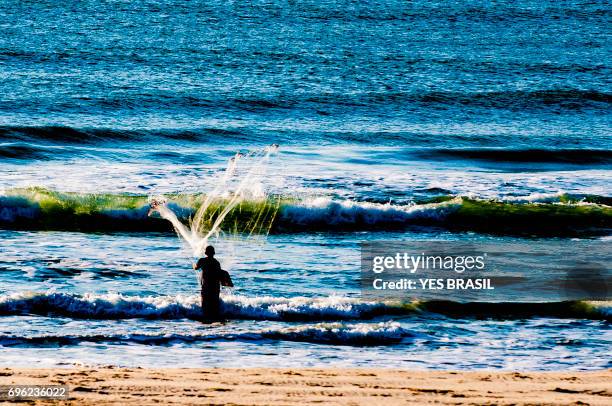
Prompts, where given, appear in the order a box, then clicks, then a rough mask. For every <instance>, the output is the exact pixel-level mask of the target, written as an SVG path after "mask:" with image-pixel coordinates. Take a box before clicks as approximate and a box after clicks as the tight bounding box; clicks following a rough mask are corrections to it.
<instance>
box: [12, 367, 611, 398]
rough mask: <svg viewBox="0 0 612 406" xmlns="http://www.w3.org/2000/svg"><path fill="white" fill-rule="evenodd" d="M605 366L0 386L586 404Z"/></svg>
mask: <svg viewBox="0 0 612 406" xmlns="http://www.w3.org/2000/svg"><path fill="white" fill-rule="evenodd" d="M610 382H612V370H604V371H594V372H554V373H544V372H520V373H519V372H494V371H485V372H459V371H457V372H453V371H399V370H385V369H332V368H330V369H267V368H265V369H264V368H248V369H230V368H219V369H217V368H211V369H141V368H115V367H100V368H69V369H68V368H67V369H22V368H17V369H13V368H4V369H0V384H1V385H6V384H39V385H43V384H45V385H49V384H66V385H69V388H70V389H69V390H70V392H69V399H68V400H67V401H38V402H36V404H44V403H53V404H79V405H94V404H95V405H103V404H104V405H106V404H123V405H127V404H139V405H149V404H238V405H288V404H311V403H312V404H326V405H351V404H367V405H376V404H381V405H382V404H385V405H389V404H425V403H441V404H499V405H507V404H516V405H518V404H520V405H523V404H565V405H567V404H581V405H585V404H589V405H609V404H610V403H611V402H612V387H611V385H610Z"/></svg>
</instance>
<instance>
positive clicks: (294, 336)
mask: <svg viewBox="0 0 612 406" xmlns="http://www.w3.org/2000/svg"><path fill="white" fill-rule="evenodd" d="M410 336H412V334H411V333H410V332H409V331H408V330H406V329H404V328H402V327H400V324H399V323H397V322H392V321H387V322H379V323H355V324H345V323H318V324H314V325H305V326H297V327H289V328H277V329H262V330H256V331H252V332H243V333H222V332H219V333H203V334H180V333H165V334H164V333H161V334H159V333H124V334H81V335H78V334H69V335H38V336H36V335H31V336H16V335H0V347H15V346H27V347H48V346H52V347H56V346H69V345H79V344H81V343H85V342H91V343H106V344H143V345H173V344H179V343H190V344H192V343H199V342H211V341H262V340H275V341H298V342H308V343H317V344H334V345H351V346H371V345H389V344H395V343H398V342H400V341H402V340H403V339H404V338H406V337H410Z"/></svg>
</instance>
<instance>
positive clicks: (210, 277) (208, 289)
mask: <svg viewBox="0 0 612 406" xmlns="http://www.w3.org/2000/svg"><path fill="white" fill-rule="evenodd" d="M204 254H206V257H205V258H200V259H198V262H196V263H194V264H193V269H195V270H198V269H201V270H202V278H201V281H202V313H203V316H204V320H208V321H211V320H219V319H220V318H221V312H220V307H221V306H220V305H221V303H220V300H219V292H220V290H221V285H223V286H229V287H233V286H234V284H233V283H232V280H231V278H230V276H229V274H228V273H227V272H226V271H224V270H222V269H221V264H219V261H217V260H216V259H215V258H214V257H215V248H214V247H213V246H212V245H209V246H208V247H206V250H205V251H204Z"/></svg>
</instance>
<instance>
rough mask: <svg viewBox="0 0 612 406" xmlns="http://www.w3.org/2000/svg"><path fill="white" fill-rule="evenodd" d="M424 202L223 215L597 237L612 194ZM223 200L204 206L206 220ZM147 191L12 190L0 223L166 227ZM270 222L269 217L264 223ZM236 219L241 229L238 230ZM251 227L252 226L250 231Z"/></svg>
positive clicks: (301, 205)
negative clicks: (153, 210)
mask: <svg viewBox="0 0 612 406" xmlns="http://www.w3.org/2000/svg"><path fill="white" fill-rule="evenodd" d="M201 199H202V196H201V195H188V194H183V195H181V194H177V195H169V196H167V200H168V202H170V203H168V205H169V207H170V208H171V209H172V210H173V211H174V212H175V213H176V214H177V216H178V217H179V218H180V219H181V220H183V221H188V220H189V218H190V217H191V216H192V215H193V213H194V212H195V210H196V208H197V207H199V202H200V201H201ZM430 201H431V202H430V203H427V202H422V203H421V204H391V203H387V204H383V203H371V202H360V201H351V200H337V199H332V198H313V199H306V200H297V199H290V198H282V197H275V198H272V199H268V200H253V201H244V202H242V203H241V204H240V205H239V206H237V207H236V209H234V210H232V211H231V212H230V214H229V215H228V216H227V217H226V219H225V221H224V223H223V224H222V227H223V225H224V224H225V225H227V224H229V225H231V228H230V229H228V230H227V231H233V232H236V233H239V232H240V230H241V229H242V228H244V229H248V230H249V231H253V230H254V229H253V224H252V220H253V218H258V219H261V216H262V215H265V216H269V217H270V223H271V228H270V229H268V228H267V227H266V228H265V230H264V229H262V230H261V231H263V232H267V231H269V230H271V231H272V232H303V231H313V230H315V231H336V230H379V229H381V228H384V229H406V228H407V227H413V226H418V227H423V226H428V227H440V228H445V229H449V230H457V231H478V232H487V233H493V234H510V235H514V234H518V235H520V234H542V235H560V236H573V235H601V234H604V235H605V234H608V233H609V232H610V230H611V229H612V207H611V206H610V203H611V201H612V200H611V199H610V198H609V197H605V196H591V195H568V194H562V193H561V194H557V195H553V196H551V195H547V196H542V198H541V199H540V201H538V198H537V196H531V197H529V196H527V197H525V198H522V197H514V198H509V199H507V200H480V199H475V198H467V197H456V196H436V197H432V198H431V199H430ZM224 204H225V200H223V199H222V198H219V199H217V200H216V201H215V202H214V204H211V206H210V213H208V214H209V215H210V216H208V217H211V218H215V213H216V212H219V211H220V210H221V209H222V208H223V207H224ZM148 214H149V202H148V196H145V195H131V194H78V193H61V192H55V191H50V190H46V189H42V188H28V189H14V190H8V191H5V192H4V194H2V195H0V228H5V229H21V230H77V231H83V232H87V231H95V232H101V231H157V232H171V231H172V228H171V225H170V223H168V222H167V221H166V220H163V219H161V218H159V217H154V216H149V215H148ZM264 223H266V224H268V223H267V222H264ZM241 225H242V228H241ZM255 231H257V230H255Z"/></svg>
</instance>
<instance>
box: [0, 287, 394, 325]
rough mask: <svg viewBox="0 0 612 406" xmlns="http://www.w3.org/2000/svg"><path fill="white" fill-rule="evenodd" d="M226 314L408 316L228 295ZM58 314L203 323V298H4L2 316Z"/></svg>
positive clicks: (333, 301)
mask: <svg viewBox="0 0 612 406" xmlns="http://www.w3.org/2000/svg"><path fill="white" fill-rule="evenodd" d="M222 299H223V305H222V308H223V312H224V315H225V317H227V318H230V319H248V320H285V321H294V320H295V321H297V320H299V321H305V320H310V321H317V320H358V319H370V318H373V317H376V316H378V315H384V314H396V313H402V312H405V310H406V309H405V307H403V306H395V305H389V304H385V303H381V302H361V301H359V300H357V299H351V298H344V297H329V298H306V297H294V298H276V297H267V296H264V297H245V296H237V295H224V296H223V297H222ZM11 314H41V315H49V314H58V315H65V316H69V317H76V318H92V319H126V318H150V319H184V318H188V319H194V320H198V319H200V318H201V315H202V310H201V307H200V297H199V296H197V295H193V296H185V295H178V296H146V297H140V296H124V295H120V294H100V295H98V294H85V295H76V294H69V293H17V294H12V295H4V296H0V315H11Z"/></svg>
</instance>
